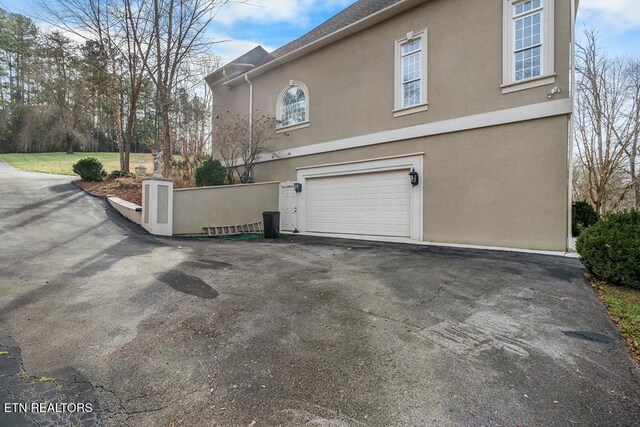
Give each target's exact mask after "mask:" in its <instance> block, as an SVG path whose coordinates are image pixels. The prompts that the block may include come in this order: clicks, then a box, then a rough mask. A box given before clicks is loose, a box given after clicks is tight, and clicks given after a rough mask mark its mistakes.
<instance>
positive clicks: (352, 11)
mask: <svg viewBox="0 0 640 427" xmlns="http://www.w3.org/2000/svg"><path fill="white" fill-rule="evenodd" d="M400 1H401V0H358V1H357V2H355V3H354V4H352V5H351V6H349V7H348V8H346V9H345V10H343V11H342V12H340V13H338V14H337V15H335V16H334V17H333V18H330V19H329V20H327V21H325V22H323V23H322V24H320V25H319V26H317V27H316V28H314V29H313V30H311V31H309V32H308V33H307V34H305V35H303V36H302V37H300V38H298V39H296V40H294V41H292V42H291V43H288V44H286V45H284V46H282V47H281V48H279V49H276V50H274V51H273V52H271V56H273V57H274V58H279V57H281V56H284V55H286V54H287V53H290V52H293V51H294V50H296V49H299V48H301V47H303V46H306V45H308V44H309V43H312V42H314V41H316V40H319V39H321V38H322V37H324V36H327V35H329V34H331V33H334V32H336V31H338V30H340V29H342V28H344V27H347V26H349V25H351V24H353V23H354V22H358V21H359V20H361V19H364V18H366V17H367V16H369V15H373V14H374V13H376V12H379V11H381V10H382V9H385V8H387V7H389V6H391V5H393V4H395V3H398V2H400Z"/></svg>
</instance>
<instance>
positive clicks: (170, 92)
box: [0, 0, 217, 173]
mask: <svg viewBox="0 0 640 427" xmlns="http://www.w3.org/2000/svg"><path fill="white" fill-rule="evenodd" d="M155 1H157V0H155ZM175 3H176V4H177V3H178V2H175ZM78 4H79V3H78V2H75V1H74V2H65V1H64V0H63V1H58V2H55V1H53V2H50V3H49V6H47V7H48V9H47V10H45V12H46V14H47V15H48V16H50V17H51V19H52V20H54V21H55V22H56V23H57V25H59V27H60V28H63V29H64V30H47V29H44V28H42V27H39V26H38V25H37V24H36V23H35V22H34V21H33V20H31V19H30V18H28V17H26V16H23V15H20V14H17V13H11V12H8V11H6V10H3V9H0V152H50V151H119V152H120V154H121V156H120V157H121V168H122V170H126V171H128V169H129V153H130V152H148V151H149V150H151V149H153V148H158V149H163V150H165V151H167V149H168V151H169V153H166V154H167V155H168V158H170V156H171V155H172V154H176V153H177V154H184V155H185V157H186V158H187V161H188V160H189V159H191V158H196V157H201V156H202V155H203V154H204V153H205V152H206V151H207V150H208V138H209V137H208V135H209V131H210V128H209V123H210V114H211V111H210V99H209V97H210V96H209V93H208V91H207V89H206V86H205V85H204V82H203V78H204V75H206V73H208V72H210V71H213V69H215V67H216V66H217V60H216V58H215V57H214V56H213V55H210V54H209V53H208V52H206V54H203V53H204V52H205V50H204V49H203V50H201V51H198V52H196V51H195V50H194V51H193V52H181V53H184V55H183V56H182V57H181V58H180V60H181V61H183V62H184V64H187V65H188V67H184V66H182V63H180V64H177V65H176V64H167V65H168V66H169V67H170V68H172V67H174V66H175V68H176V70H175V72H174V75H172V76H171V78H172V79H173V80H172V81H171V82H169V84H163V83H166V82H165V79H164V78H163V76H162V75H160V78H162V79H163V80H162V81H157V79H158V73H157V68H158V67H159V66H160V65H164V64H159V63H158V61H157V59H158V58H157V57H156V58H154V60H155V62H154V63H152V61H151V52H147V56H146V57H145V56H144V50H145V49H148V47H145V46H142V44H141V43H140V40H141V37H143V36H148V35H150V33H149V34H143V33H142V29H143V28H142V26H141V25H140V26H138V27H136V28H131V25H129V22H131V23H134V24H135V23H136V22H138V23H139V22H141V21H140V18H141V16H142V15H141V14H142V13H143V12H148V8H149V5H150V4H151V3H150V2H139V3H136V4H134V3H132V2H129V1H127V2H122V3H120V8H119V9H116V8H115V7H116V4H115V3H113V4H112V6H113V8H110V9H109V10H107V9H106V8H105V10H104V11H101V12H99V13H101V14H103V15H99V16H98V15H96V16H97V22H91V21H87V22H81V21H80V20H79V17H80V16H83V14H84V13H85V12H86V11H87V10H91V9H92V8H93V7H99V6H100V2H99V1H98V0H96V1H95V2H93V1H88V2H86V4H85V6H86V8H87V9H86V10H84V11H83V10H76V13H77V15H76V16H74V15H73V12H74V9H72V7H75V6H77V5H78ZM136 8H137V9H136ZM76 9H77V8H76ZM134 10H136V11H134ZM107 13H109V14H113V16H109V15H107ZM136 13H137V15H136ZM165 13H168V11H166V10H165ZM181 13H184V12H181ZM115 16H118V17H119V19H120V20H119V24H120V28H117V27H116V25H117V24H118V21H117V20H116V19H115ZM134 18H135V19H137V20H138V21H134ZM164 24H165V26H164V27H161V26H162V25H163V23H160V24H158V28H161V31H164V29H166V22H165V23H164ZM47 28H48V26H47ZM154 31H155V30H154ZM134 32H139V34H138V33H134ZM158 36H159V40H161V39H163V38H164V35H163V34H159V35H158ZM154 52H155V50H154ZM189 54H193V55H189ZM160 59H162V58H160ZM185 71H186V72H185ZM168 167H169V168H170V165H169V166H168ZM169 173H170V172H169Z"/></svg>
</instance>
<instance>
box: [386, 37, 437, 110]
mask: <svg viewBox="0 0 640 427" xmlns="http://www.w3.org/2000/svg"><path fill="white" fill-rule="evenodd" d="M415 40H420V54H421V55H422V57H421V64H420V102H419V103H418V104H416V105H411V106H408V107H405V106H404V104H403V82H402V46H403V45H405V44H406V43H409V42H412V41H415ZM394 55H395V61H394V102H393V105H394V108H393V116H394V117H402V116H406V115H408V114H414V113H419V112H422V111H427V110H428V109H429V103H428V101H427V100H428V92H427V88H428V77H429V73H428V70H429V68H428V63H429V61H428V57H429V44H428V37H427V29H426V28H424V29H422V30H419V31H410V32H408V33H407V34H405V35H404V37H402V38H400V39H397V40H396V41H395V52H394Z"/></svg>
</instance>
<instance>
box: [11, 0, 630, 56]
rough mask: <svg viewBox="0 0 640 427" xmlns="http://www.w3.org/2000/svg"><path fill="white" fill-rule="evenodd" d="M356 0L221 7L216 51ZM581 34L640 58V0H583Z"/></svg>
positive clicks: (226, 52)
mask: <svg viewBox="0 0 640 427" xmlns="http://www.w3.org/2000/svg"><path fill="white" fill-rule="evenodd" d="M353 2H354V0H248V3H249V4H231V5H228V6H225V7H224V8H223V9H221V10H220V11H219V13H218V15H217V17H216V22H215V24H214V25H212V27H211V28H210V34H209V36H210V37H211V39H213V40H228V42H224V43H221V44H219V45H217V46H216V47H215V53H216V54H218V55H219V56H221V58H222V60H223V62H228V61H230V60H232V59H234V58H235V57H237V56H239V55H241V54H242V53H244V52H246V51H248V50H249V49H251V48H253V47H255V46H256V45H258V44H261V45H262V46H263V47H264V48H265V49H267V50H272V49H275V48H278V47H280V46H282V45H283V44H286V43H287V42H289V41H291V40H293V39H295V38H297V37H299V36H301V35H302V34H304V33H306V32H307V31H309V30H310V29H312V28H313V27H315V26H316V25H318V24H320V23H322V22H323V21H325V20H326V19H328V18H330V17H331V16H333V15H335V14H336V13H338V12H339V11H340V10H342V9H344V8H345V7H347V6H348V5H350V4H352V3H353ZM0 6H2V7H4V8H5V9H9V10H11V11H14V12H21V13H25V14H27V15H32V14H33V11H34V8H35V1H33V0H0ZM578 18H579V20H578V24H577V28H578V32H581V31H582V29H583V28H585V27H595V28H598V30H599V32H600V40H601V43H602V45H603V47H604V48H605V49H606V51H607V52H608V53H609V54H611V55H636V56H640V0H581V2H580V12H579V15H578Z"/></svg>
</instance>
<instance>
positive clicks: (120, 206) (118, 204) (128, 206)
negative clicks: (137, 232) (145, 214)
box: [107, 197, 142, 225]
mask: <svg viewBox="0 0 640 427" xmlns="http://www.w3.org/2000/svg"><path fill="white" fill-rule="evenodd" d="M107 200H108V201H109V204H110V205H111V206H113V208H114V209H115V210H117V211H118V212H120V214H121V215H122V216H124V217H125V218H128V219H129V220H131V221H133V222H135V223H136V224H138V225H140V224H141V223H142V211H136V209H142V206H138V205H136V204H135V203H131V202H127V201H126V200H122V199H121V198H119V197H108V198H107Z"/></svg>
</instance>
